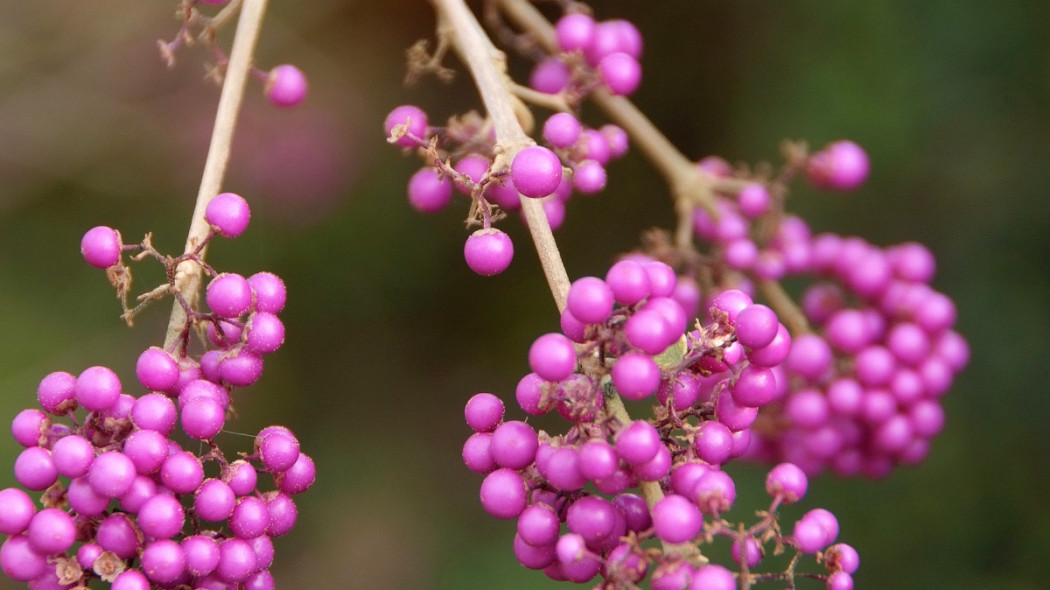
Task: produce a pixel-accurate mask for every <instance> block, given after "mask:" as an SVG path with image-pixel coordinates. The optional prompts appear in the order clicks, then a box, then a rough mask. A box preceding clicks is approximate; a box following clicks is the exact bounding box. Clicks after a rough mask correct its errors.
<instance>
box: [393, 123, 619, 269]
mask: <svg viewBox="0 0 1050 590" xmlns="http://www.w3.org/2000/svg"><path fill="white" fill-rule="evenodd" d="M383 128H384V130H385V132H386V133H387V136H388V137H389V138H390V139H391V142H392V143H393V144H394V145H397V146H399V147H402V148H417V149H418V151H419V153H420V155H421V156H422V157H423V158H424V160H426V161H427V166H426V167H424V168H421V169H420V170H418V171H417V172H416V173H415V174H414V175H412V178H411V179H410V180H409V183H408V201H409V204H410V205H411V206H412V207H413V208H414V209H416V210H417V211H419V212H421V213H427V214H430V213H437V212H439V211H441V210H442V209H444V208H445V207H446V206H447V205H448V204H449V203H450V202H451V201H452V195H453V193H454V192H455V191H458V192H459V193H461V194H463V195H466V196H467V197H468V198H470V199H472V201H473V203H474V204H475V207H474V208H472V215H476V216H478V217H480V219H479V220H477V223H478V224H480V225H481V226H482V228H481V229H479V230H476V231H475V232H474V233H473V234H471V236H470V237H469V238H468V239H467V242H466V244H465V246H464V257H465V259H466V261H467V265H468V266H469V267H470V268H471V269H472V270H474V271H475V272H477V273H478V274H481V275H486V276H488V275H494V274H499V273H500V272H503V271H504V270H505V269H506V268H507V267H508V266H509V265H510V262H511V260H512V258H513V255H514V247H513V244H512V243H511V241H510V237H509V236H507V234H506V233H505V232H503V231H501V230H499V229H497V228H495V227H492V223H493V222H494V221H495V220H496V219H498V217H499V214H498V213H497V211H499V210H502V211H517V210H519V209H520V208H521V200H520V199H521V197H528V198H533V199H540V200H541V201H542V203H543V210H544V213H545V214H546V216H547V222H548V224H549V225H550V226H551V228H552V229H555V230H556V229H558V228H559V227H561V225H562V223H563V222H564V220H565V204H566V202H567V201H568V200H569V198H570V197H571V196H572V195H573V192H574V191H575V192H577V193H579V194H582V195H594V194H596V193H599V192H601V191H602V190H603V189H604V188H605V184H606V172H605V166H606V165H607V164H608V163H609V161H611V160H612V159H614V158H619V157H621V156H623V155H624V154H625V153H627V148H628V140H627V134H626V133H625V132H624V131H623V129H621V128H619V127H617V126H615V125H605V126H603V127H602V128H601V129H589V128H587V127H586V126H585V125H583V124H582V123H581V122H580V121H579V120H578V119H577V118H576V116H574V115H572V114H569V113H555V114H554V115H552V116H551V117H550V118H548V119H547V121H546V122H545V123H544V126H543V138H544V140H546V142H547V144H548V145H549V146H550V147H545V146H531V147H526V148H524V149H522V150H521V151H519V152H518V153H517V154H516V155H515V157H514V159H513V161H511V163H510V166H509V168H508V169H504V170H496V169H494V166H495V162H496V160H495V159H494V158H490V157H489V156H485V155H482V154H483V153H485V152H491V151H492V147H493V142H492V140H491V139H490V138H488V135H487V132H486V130H485V128H484V126H483V125H481V124H480V122H479V121H476V120H473V119H472V118H469V117H468V118H465V119H463V120H458V121H453V122H452V123H451V124H450V126H449V127H446V128H443V129H437V128H434V127H431V126H429V124H428V118H427V115H426V113H425V112H424V111H423V110H422V109H420V108H419V107H416V106H413V105H402V106H400V107H397V108H396V109H394V110H393V111H391V112H390V114H389V115H388V116H387V118H386V121H385V123H384V126H383ZM460 146H470V148H469V149H470V150H471V151H469V153H466V154H465V155H457V154H458V153H459V152H461V151H462V148H461V147H460ZM450 161H451V162H453V163H452V164H451V165H449V162H450Z"/></svg>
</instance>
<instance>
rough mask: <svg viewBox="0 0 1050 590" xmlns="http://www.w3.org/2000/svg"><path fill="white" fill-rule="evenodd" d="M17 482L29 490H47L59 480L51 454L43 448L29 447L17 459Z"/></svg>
mask: <svg viewBox="0 0 1050 590" xmlns="http://www.w3.org/2000/svg"><path fill="white" fill-rule="evenodd" d="M15 480H17V481H18V483H20V484H22V486H23V487H25V488H26V489H28V490H32V491H34V492H39V491H43V490H46V489H47V488H48V487H50V486H51V484H53V483H55V481H57V480H58V469H57V468H56V467H55V462H54V460H53V459H52V458H51V452H50V451H48V450H47V449H44V448H41V447H29V448H27V449H25V450H23V451H22V452H21V453H19V454H18V458H17V459H15Z"/></svg>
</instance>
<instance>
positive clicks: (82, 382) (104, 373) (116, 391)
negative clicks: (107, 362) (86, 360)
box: [74, 366, 121, 412]
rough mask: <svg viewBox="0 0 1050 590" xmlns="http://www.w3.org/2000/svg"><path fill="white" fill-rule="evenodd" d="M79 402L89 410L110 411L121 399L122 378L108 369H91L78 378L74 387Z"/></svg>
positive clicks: (98, 367)
mask: <svg viewBox="0 0 1050 590" xmlns="http://www.w3.org/2000/svg"><path fill="white" fill-rule="evenodd" d="M74 391H75V394H76V398H77V401H78V402H80V405H81V406H83V407H84V408H85V409H87V410H91V411H93V412H101V411H104V410H108V409H109V408H111V407H112V406H113V404H115V403H116V402H117V398H119V397H120V393H121V387H120V378H119V377H117V374H116V373H114V372H113V371H112V370H111V369H109V368H107V367H101V366H97V367H89V368H87V369H84V371H83V372H81V373H80V376H79V377H77V382H76V386H75V387H74Z"/></svg>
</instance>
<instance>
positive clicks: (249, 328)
mask: <svg viewBox="0 0 1050 590" xmlns="http://www.w3.org/2000/svg"><path fill="white" fill-rule="evenodd" d="M244 329H245V331H246V336H245V342H244V343H245V345H246V346H247V347H248V349H249V350H251V351H252V352H256V353H258V354H270V353H272V352H275V351H276V350H277V349H278V348H280V347H281V345H282V344H284V323H283V322H281V320H280V318H278V317H277V316H276V315H275V314H272V313H269V312H265V311H257V312H255V313H253V314H252V315H251V316H249V318H248V323H247V324H245V326H244Z"/></svg>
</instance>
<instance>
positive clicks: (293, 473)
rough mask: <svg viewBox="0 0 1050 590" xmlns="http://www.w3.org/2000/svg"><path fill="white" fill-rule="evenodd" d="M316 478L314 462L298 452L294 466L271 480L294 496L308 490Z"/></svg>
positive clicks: (283, 490) (275, 475)
mask: <svg viewBox="0 0 1050 590" xmlns="http://www.w3.org/2000/svg"><path fill="white" fill-rule="evenodd" d="M316 477H317V468H316V466H315V465H314V460H313V459H311V458H310V456H309V455H307V454H306V453H303V452H300V453H299V458H298V459H296V460H295V464H294V465H292V467H291V468H290V469H288V470H287V471H285V472H283V473H277V474H274V478H273V479H274V482H275V483H276V484H277V487H278V488H279V489H280V490H281V491H282V492H284V493H286V494H292V495H294V494H299V493H302V492H305V491H306V490H308V489H310V486H312V485H313V484H314V480H315V479H316ZM231 485H232V482H231Z"/></svg>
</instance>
